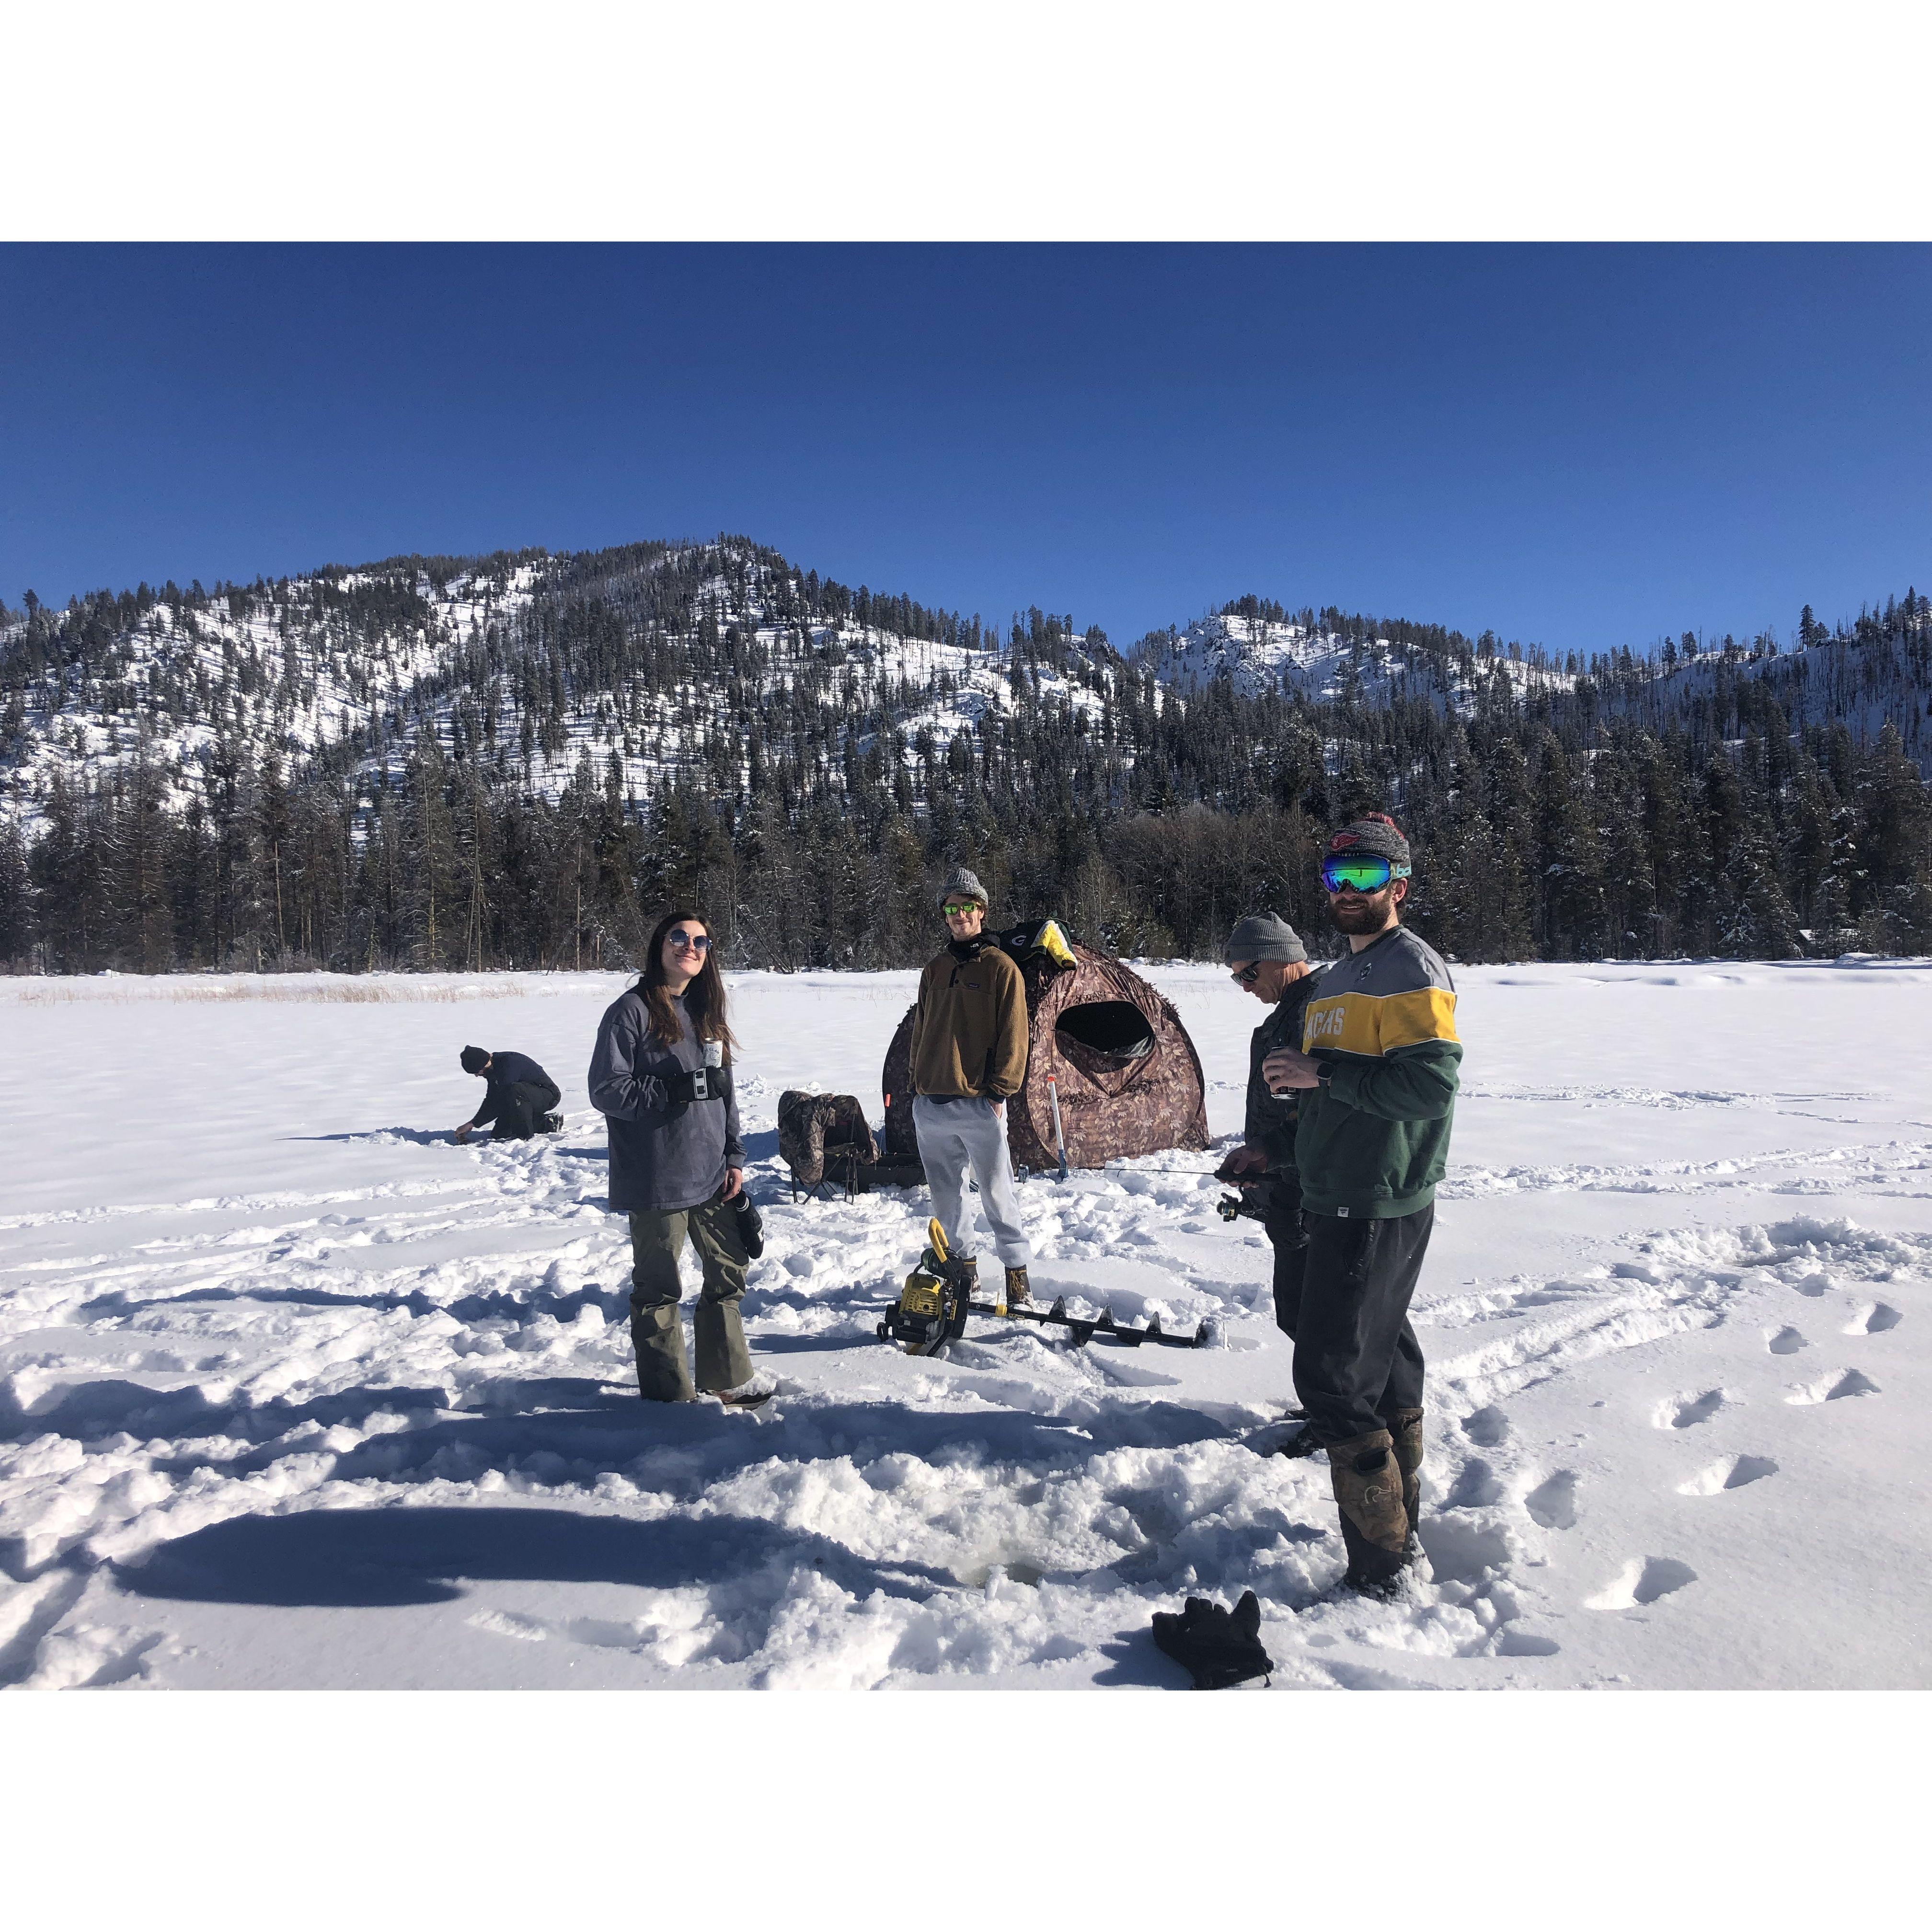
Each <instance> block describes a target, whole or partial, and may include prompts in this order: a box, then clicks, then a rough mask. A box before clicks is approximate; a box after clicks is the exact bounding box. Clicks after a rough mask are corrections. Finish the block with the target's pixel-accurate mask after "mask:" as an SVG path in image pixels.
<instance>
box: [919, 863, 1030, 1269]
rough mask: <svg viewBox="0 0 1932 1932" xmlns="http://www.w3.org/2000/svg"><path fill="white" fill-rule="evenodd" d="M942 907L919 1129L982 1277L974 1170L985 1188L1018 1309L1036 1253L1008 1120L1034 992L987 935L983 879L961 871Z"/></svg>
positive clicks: (953, 1246)
mask: <svg viewBox="0 0 1932 1932" xmlns="http://www.w3.org/2000/svg"><path fill="white" fill-rule="evenodd" d="M939 904H940V909H941V911H943V912H944V913H945V915H946V926H947V931H948V932H950V934H951V935H952V938H951V941H950V943H949V944H948V945H947V948H946V950H945V951H944V953H941V955H940V956H939V957H938V959H935V961H934V962H932V965H930V966H929V967H927V968H926V971H925V972H924V973H923V974H922V975H921V976H920V979H919V1004H918V1005H917V1006H916V1007H915V1009H914V1010H913V1022H912V1085H913V1094H915V1095H916V1098H915V1099H914V1100H913V1105H912V1121H913V1130H914V1132H915V1133H916V1134H917V1135H918V1136H919V1159H920V1160H921V1161H922V1163H924V1164H925V1167H926V1183H927V1185H928V1186H929V1187H930V1188H931V1189H932V1211H933V1212H934V1214H936V1215H937V1216H938V1217H939V1225H940V1226H941V1227H942V1228H944V1229H945V1230H946V1244H947V1249H948V1250H949V1251H950V1253H952V1254H953V1255H954V1256H956V1257H957V1258H958V1259H960V1260H961V1261H962V1262H965V1264H966V1265H967V1266H968V1268H971V1270H973V1271H974V1278H975V1279H976V1280H977V1271H978V1267H979V1257H978V1256H977V1255H976V1254H974V1253H973V1252H972V1246H973V1244H972V1243H971V1241H969V1240H968V1234H969V1232H970V1230H969V1229H968V1225H967V1217H968V1212H969V1211H968V1208H967V1206H966V1175H967V1172H968V1169H971V1172H972V1175H973V1178H974V1180H975V1181H977V1182H978V1183H979V1186H980V1206H981V1207H982V1208H984V1209H985V1210H986V1219H987V1220H989V1222H991V1223H992V1228H993V1235H994V1246H995V1248H996V1249H997V1250H998V1253H999V1257H1000V1259H1001V1262H1004V1264H1005V1266H1006V1271H1007V1292H1006V1299H1007V1305H1008V1306H1009V1307H1010V1306H1012V1304H1014V1303H1015V1302H1019V1301H1026V1300H1028V1298H1029V1297H1030V1295H1031V1289H1030V1288H1029V1286H1028V1281H1027V1270H1028V1268H1029V1267H1030V1266H1031V1265H1032V1262H1033V1250H1032V1247H1031V1246H1030V1245H1029V1244H1028V1241H1027V1238H1026V1230H1025V1229H1024V1228H1023V1227H1022V1226H1021V1225H1020V1204H1019V1196H1018V1195H1017V1193H1016V1192H1015V1190H1014V1187H1013V1157H1012V1156H1011V1155H1010V1154H1009V1153H1008V1152H1007V1121H1006V1103H1007V1097H1009V1096H1010V1095H1011V1094H1017V1093H1018V1092H1019V1088H1020V1082H1022V1080H1023V1079H1025V1077H1026V1062H1027V1007H1026V989H1025V986H1023V985H1022V983H1021V980H1020V969H1019V968H1018V967H1017V966H1016V965H1014V964H1013V961H1012V960H1011V959H1010V958H1008V956H1007V955H1006V954H1005V953H1003V952H1002V951H1001V950H1000V949H999V947H997V946H995V944H993V943H992V941H990V940H989V939H988V938H986V936H985V935H984V933H983V932H982V931H981V929H982V928H983V926H985V924H986V907H987V900H986V887H985V886H983V885H981V884H980V880H979V878H978V876H977V874H974V873H973V872H971V871H968V869H967V868H965V866H963V865H962V866H959V867H957V868H956V869H955V870H954V871H953V874H952V876H951V877H950V878H949V879H947V881H946V889H945V890H944V892H941V894H940V895H939Z"/></svg>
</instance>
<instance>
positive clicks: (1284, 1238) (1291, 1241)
mask: <svg viewBox="0 0 1932 1932" xmlns="http://www.w3.org/2000/svg"><path fill="white" fill-rule="evenodd" d="M1262 1229H1263V1231H1264V1232H1265V1233H1266V1234H1267V1235H1268V1243H1269V1245H1270V1246H1271V1247H1273V1249H1274V1325H1275V1326H1276V1327H1277V1328H1279V1329H1280V1331H1281V1332H1282V1333H1283V1334H1284V1335H1286V1337H1288V1338H1289V1340H1290V1341H1291V1342H1292V1341H1293V1340H1294V1339H1295V1330H1296V1329H1297V1328H1298V1327H1299V1326H1300V1325H1301V1279H1302V1276H1303V1274H1304V1271H1306V1269H1307V1265H1308V1231H1307V1229H1305V1228H1304V1227H1303V1226H1302V1225H1301V1196H1300V1194H1299V1193H1298V1194H1296V1196H1295V1198H1294V1205H1292V1207H1289V1208H1271V1209H1270V1210H1269V1211H1268V1218H1267V1220H1265V1221H1264V1222H1262Z"/></svg>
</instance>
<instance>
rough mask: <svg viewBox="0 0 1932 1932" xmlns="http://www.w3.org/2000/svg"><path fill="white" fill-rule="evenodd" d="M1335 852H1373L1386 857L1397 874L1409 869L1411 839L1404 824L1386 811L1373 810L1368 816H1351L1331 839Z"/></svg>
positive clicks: (1330, 843)
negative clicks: (1353, 817) (1405, 834)
mask: <svg viewBox="0 0 1932 1932" xmlns="http://www.w3.org/2000/svg"><path fill="white" fill-rule="evenodd" d="M1328 849H1329V850H1330V851H1331V852H1373V853H1376V855H1377V856H1379V857H1381V858H1384V859H1387V860H1388V862H1389V863H1390V865H1392V866H1393V867H1394V868H1395V874H1396V877H1397V878H1405V877H1407V876H1408V873H1409V841H1408V840H1407V839H1406V838H1404V837H1403V835H1402V828H1401V827H1400V826H1398V825H1397V823H1396V822H1395V820H1394V819H1392V818H1391V817H1389V816H1388V814H1387V813H1386V812H1381V811H1372V812H1370V814H1369V815H1368V816H1367V817H1366V818H1355V819H1351V820H1349V823H1347V824H1346V825H1345V826H1343V828H1342V829H1341V830H1340V831H1339V832H1337V833H1336V834H1335V835H1334V837H1333V838H1331V839H1330V840H1329V841H1328Z"/></svg>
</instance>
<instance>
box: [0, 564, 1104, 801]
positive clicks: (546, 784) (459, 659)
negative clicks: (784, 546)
mask: <svg viewBox="0 0 1932 1932" xmlns="http://www.w3.org/2000/svg"><path fill="white" fill-rule="evenodd" d="M1030 616H1031V622H1030V624H1029V625H1027V626H1026V627H1025V628H1024V630H1022V628H1021V627H1020V626H1019V625H1018V624H1017V622H1016V632H1017V633H1018V634H1019V637H1020V640H1021V642H1022V644H1023V645H1025V646H1028V647H1029V649H1030V651H1031V650H1037V652H1039V653H1040V654H1039V655H1031V661H1029V663H1028V665H1027V666H1026V667H1025V670H1022V671H1017V672H1016V669H1015V664H1014V642H1013V639H1011V638H1010V639H1008V640H1006V641H1005V643H1004V645H1003V644H1002V643H1001V640H998V638H997V637H995V634H994V633H993V632H992V631H989V630H987V629H985V628H983V627H982V626H981V625H980V623H979V621H978V620H977V619H973V620H971V621H970V622H962V620H961V619H958V618H956V617H954V616H950V615H947V614H941V613H932V612H929V611H927V610H925V609H924V608H923V607H921V606H919V605H917V604H913V603H912V602H911V601H910V599H908V598H903V597H899V598H883V597H881V598H875V597H874V596H873V595H871V593H870V592H868V591H867V590H865V589H863V588H862V589H859V591H857V592H852V591H849V590H847V589H845V587H844V586H841V585H839V584H837V583H832V582H830V581H829V580H820V578H819V577H818V576H817V573H816V572H814V571H803V572H801V571H796V570H794V569H793V568H792V567H791V566H790V565H788V564H787V563H786V562H784V559H782V558H780V557H778V556H777V555H776V554H775V553H773V552H770V551H768V550H763V549H761V548H760V547H757V546H756V545H754V544H750V543H748V542H745V541H740V540H733V539H728V538H727V539H720V540H719V541H717V542H715V543H712V544H698V545H682V546H672V545H667V544H637V545H633V546H629V547H625V549H622V550H613V551H603V552H598V553H595V554H592V555H589V556H568V555H565V556H550V555H547V554H546V553H541V552H522V553H516V554H514V555H509V554H499V555H498V556H492V557H489V558H485V559H441V558H435V559H422V558H417V557H407V558H400V559H392V560H391V561H389V562H386V563H382V564H377V565H369V566H367V567H365V568H359V569H356V570H334V569H332V570H326V571H318V572H317V573H316V574H314V575H313V576H311V577H298V578H290V579H284V580H281V581H278V582H275V583H269V582H267V581H266V580H257V582H256V583H254V584H251V585H248V586H236V585H224V586H218V587H217V591H216V592H213V593H210V592H205V591H203V590H202V588H201V586H200V585H199V583H196V585H194V586H193V588H192V589H189V590H187V591H182V590H181V589H178V588H177V587H176V586H175V585H174V584H172V583H169V584H168V585H167V586H166V587H165V589H163V590H161V591H160V592H155V591H153V590H151V589H148V586H145V585H143V586H141V588H140V589H139V590H137V591H136V592H124V593H122V594H121V595H119V596H118V597H117V596H115V595H111V594H110V593H106V592H102V593H99V594H98V595H95V596H92V597H90V598H86V599H85V600H76V601H74V603H72V604H71V605H70V606H69V607H68V610H66V611H65V612H61V613H55V612H52V611H49V610H46V609H45V608H41V607H31V608H29V609H28V610H26V611H25V612H21V613H10V615H9V616H7V617H5V619H0V783H4V785H5V798H6V799H7V803H8V805H10V808H11V809H12V810H13V812H15V813H16V814H18V815H19V817H20V820H21V821H22V822H23V824H25V825H26V826H28V828H30V829H31V827H32V826H34V824H35V823H37V821H38V820H39V818H40V815H41V814H42V811H43V808H44V806H45V804H46V801H47V799H49V796H51V795H52V793H53V791H54V790H55V787H56V786H58V785H61V784H65V786H67V787H68V788H69V789H70V790H71V789H74V788H77V787H80V786H81V785H83V784H86V783H89V782H92V783H95V784H98V783H100V782H101V781H104V780H105V779H107V778H110V777H111V776H112V775H113V773H114V772H115V771H117V770H118V769H124V768H127V767H129V766H132V765H133V763H135V762H136V761H137V760H143V761H145V763H147V764H148V765H149V766H151V767H152V768H153V770H154V773H155V775H156V781H157V783H158V785H159V787H160V792H161V794H162V796H163V799H164V801H165V802H166V805H168V806H169V807H171V808H177V809H178V808H181V807H183V806H184V805H186V804H187V802H189V801H190V799H192V798H193V797H195V796H198V795H201V794H202V793H204V792H205V789H206V787H207V786H208V784H209V783H210V781H211V779H212V778H213V777H214V775H216V774H217V772H219V770H220V769H221V768H222V767H223V766H225V765H229V764H232V763H233V762H234V761H235V760H236V758H237V757H240V756H243V755H246V756H248V757H253V758H254V759H256V760H260V759H261V758H263V757H275V758H277V759H279V760H281V761H283V764H284V773H285V775H287V777H289V778H295V777H296V776H298V775H300V774H301V772H302V771H303V770H304V769H305V768H306V767H307V766H309V765H310V764H311V763H320V764H321V765H322V766H323V767H325V768H326V769H338V770H341V771H342V772H345V773H353V775H354V776H355V778H356V781H357V782H358V786H359V790H360V791H361V792H362V793H363V794H364V796H365V802H366V796H367V793H368V789H369V787H371V784H373V783H374V781H375V780H376V778H377V775H378V774H379V773H380V774H383V775H387V776H389V777H391V778H393V777H395V776H396V775H398V774H399V772H400V771H401V766H402V764H403V763H404V760H406V758H407V755H408V752H409V749H410V745H411V744H412V743H413V742H414V741H415V740H416V739H417V738H418V737H419V735H420V734H421V733H423V732H424V731H425V730H427V731H428V732H429V733H432V734H433V735H434V736H435V738H436V739H437V741H438V742H439V743H440V745H441V747H442V749H443V751H444V753H445V754H446V756H448V757H451V758H452V759H453V760H458V761H460V760H463V759H464V758H465V757H478V758H480V759H481V760H482V761H484V762H485V763H490V764H493V765H494V766H496V768H497V769H499V772H504V773H506V774H508V775H512V776H514V778H516V779H517V781H519V782H520V785H521V787H522V789H523V790H524V791H526V793H529V794H531V795H534V796H542V797H544V798H546V799H550V800H551V801H554V800H555V799H556V798H557V797H559V796H560V794H561V793H562V790H563V788H564V787H565V785H566V784H568V783H569V781H570V780H571V777H572V776H573V775H574V774H575V773H576V772H577V770H578V769H579V767H580V765H581V763H582V761H583V758H584V757H585V756H586V754H588V755H589V757H590V758H591V759H592V761H593V766H594V769H595V774H596V775H597V777H598V780H599V781H603V780H604V778H605V777H606V776H607V774H608V773H609V772H610V771H611V770H612V769H615V771H616V772H617V774H618V782H619V788H620V790H622V792H623V793H624V794H625V795H626V796H630V797H631V798H634V799H635V798H646V797H649V796H651V795H652V793H653V792H655V790H657V789H658V787H660V786H661V784H663V783H664V781H667V779H671V778H676V777H678V776H679V775H700V774H701V775H706V776H707V777H712V778H716V777H718V776H721V775H723V769H722V768H724V767H726V766H731V767H733V768H735V769H736V772H737V773H738V775H739V776H740V777H741V778H745V779H748V778H750V777H751V775H752V774H753V772H754V771H755V770H757V769H758V767H759V766H760V763H761V761H763V760H766V758H767V757H768V756H773V755H777V751H776V747H777V746H778V745H780V744H781V743H786V742H790V739H792V738H793V737H796V736H799V735H801V733H802V736H803V738H804V739H805V740H806V741H807V742H811V741H814V740H816V741H820V742H823V741H824V740H826V739H830V740H832V741H833V742H837V741H838V740H840V739H842V738H843V737H844V736H846V735H848V733H849V732H850V729H851V727H854V726H856V727H857V743H858V749H859V752H860V754H861V755H862V756H863V755H864V754H866V753H868V752H871V751H873V750H874V746H875V745H879V746H880V747H881V748H883V749H885V750H886V751H889V752H890V753H892V754H894V755H895V759H896V761H897V762H898V763H899V764H901V765H902V766H904V767H905V768H906V769H908V770H909V771H912V772H916V770H917V768H918V765H919V757H920V754H921V753H922V751H923V752H924V754H925V755H926V757H928V758H929V760H931V759H935V758H937V759H941V760H943V758H944V755H945V754H946V753H947V751H949V749H950V746H951V745H952V742H953V739H954V738H955V737H956V736H958V735H959V733H962V731H971V730H972V729H973V728H974V727H975V726H976V725H977V724H979V723H980V721H982V720H983V719H984V718H986V717H987V716H988V715H989V714H997V713H1001V712H1011V711H1012V710H1013V709H1015V707H1016V703H1017V702H1018V693H1019V691H1020V690H1021V689H1022V688H1027V690H1028V695H1029V696H1030V697H1031V698H1032V699H1033V700H1034V701H1036V702H1043V703H1046V704H1048V705H1049V706H1058V708H1060V709H1061V710H1063V711H1064V713H1065V715H1067V717H1069V718H1073V717H1074V716H1076V715H1077V716H1084V717H1085V718H1087V719H1088V721H1089V723H1090V724H1091V723H1092V722H1093V721H1094V720H1095V719H1096V718H1097V716H1098V715H1099V714H1100V713H1101V712H1103V711H1104V710H1105V709H1106V706H1107V705H1108V703H1109V700H1110V699H1111V698H1112V697H1113V696H1114V695H1115V687H1116V685H1117V683H1118V681H1119V680H1120V679H1121V677H1122V676H1123V670H1122V666H1121V660H1120V658H1119V657H1118V654H1117V653H1116V652H1113V651H1112V650H1111V649H1109V648H1108V647H1107V646H1106V643H1105V641H1104V640H1103V639H1101V638H1100V637H1099V636H1098V634H1094V636H1093V637H1091V638H1090V640H1089V648H1088V649H1086V650H1081V649H1074V648H1072V647H1071V645H1070V636H1069V634H1068V631H1067V628H1066V627H1065V625H1063V624H1062V623H1061V622H1060V620H1058V619H1053V618H1050V617H1046V616H1044V615H1043V613H1040V612H1039V611H1037V610H1035V611H1034V612H1032V613H1030ZM787 727H797V728H794V729H793V730H787Z"/></svg>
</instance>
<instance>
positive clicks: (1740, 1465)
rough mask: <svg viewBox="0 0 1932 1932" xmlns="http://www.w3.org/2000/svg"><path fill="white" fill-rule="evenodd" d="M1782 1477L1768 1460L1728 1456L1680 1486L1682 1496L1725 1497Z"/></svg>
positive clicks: (1765, 1457) (1764, 1458)
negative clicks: (1759, 1483) (1747, 1485)
mask: <svg viewBox="0 0 1932 1932" xmlns="http://www.w3.org/2000/svg"><path fill="white" fill-rule="evenodd" d="M1777 1474H1778V1465H1777V1464H1776V1463H1774V1462H1773V1461H1772V1460H1771V1458H1770V1457H1769V1456H1726V1457H1723V1458H1721V1460H1718V1461H1717V1462H1715V1463H1712V1465H1711V1466H1710V1467H1709V1469H1700V1471H1699V1472H1697V1475H1694V1476H1693V1477H1692V1478H1691V1480H1690V1481H1688V1483H1679V1484H1678V1486H1677V1493H1678V1494H1679V1496H1721V1495H1722V1494H1723V1493H1724V1491H1725V1490H1741V1489H1742V1488H1743V1487H1745V1484H1747V1483H1757V1482H1762V1481H1763V1480H1764V1478H1766V1476H1775V1475H1777Z"/></svg>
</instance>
